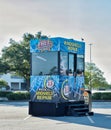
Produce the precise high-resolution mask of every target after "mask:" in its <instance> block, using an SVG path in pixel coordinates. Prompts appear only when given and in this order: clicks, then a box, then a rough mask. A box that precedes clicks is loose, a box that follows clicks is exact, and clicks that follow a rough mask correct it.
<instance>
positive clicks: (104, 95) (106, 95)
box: [92, 92, 111, 100]
mask: <svg viewBox="0 0 111 130" xmlns="http://www.w3.org/2000/svg"><path fill="white" fill-rule="evenodd" d="M92 99H93V100H111V92H97V93H94V94H93V96H92Z"/></svg>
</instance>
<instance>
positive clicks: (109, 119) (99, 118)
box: [45, 113, 111, 129]
mask: <svg viewBox="0 0 111 130" xmlns="http://www.w3.org/2000/svg"><path fill="white" fill-rule="evenodd" d="M45 118H47V119H51V120H57V121H62V122H60V124H66V123H74V124H80V125H87V126H93V127H97V128H104V129H111V114H109V115H108V114H100V113H94V115H93V116H84V117H72V116H64V117H45ZM58 124H59V122H58Z"/></svg>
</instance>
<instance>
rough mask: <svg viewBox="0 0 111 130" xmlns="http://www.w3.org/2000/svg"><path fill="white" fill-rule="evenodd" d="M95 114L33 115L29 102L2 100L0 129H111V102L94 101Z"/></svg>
mask: <svg viewBox="0 0 111 130" xmlns="http://www.w3.org/2000/svg"><path fill="white" fill-rule="evenodd" d="M92 111H93V112H94V113H95V114H94V116H84V117H71V116H64V117H33V116H31V115H28V102H0V130H107V129H108V130H111V102H93V109H92Z"/></svg>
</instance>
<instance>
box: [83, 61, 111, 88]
mask: <svg viewBox="0 0 111 130" xmlns="http://www.w3.org/2000/svg"><path fill="white" fill-rule="evenodd" d="M103 75H104V73H103V72H102V71H101V70H100V69H99V68H98V67H97V66H96V65H95V64H94V63H86V65H85V84H86V85H87V86H89V87H90V82H91V86H92V88H99V87H108V83H107V81H106V79H105V78H104V77H103Z"/></svg>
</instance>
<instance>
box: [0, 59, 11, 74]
mask: <svg viewBox="0 0 111 130" xmlns="http://www.w3.org/2000/svg"><path fill="white" fill-rule="evenodd" d="M9 69H10V67H9V65H8V63H7V62H5V61H4V60H3V59H2V58H0V73H7V70H9Z"/></svg>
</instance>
